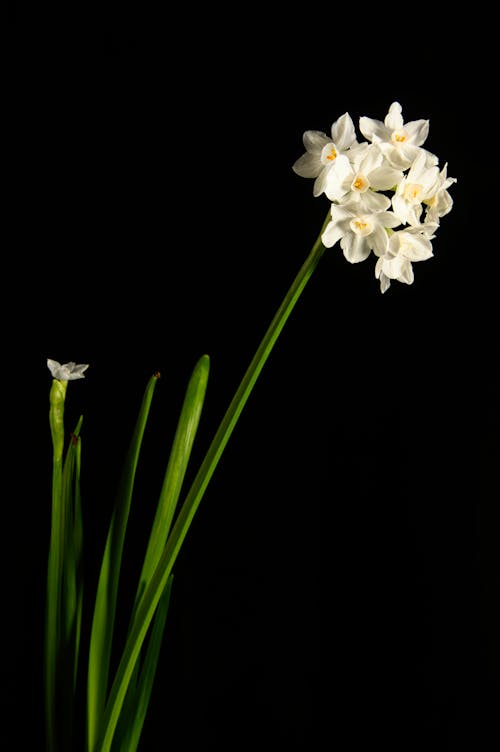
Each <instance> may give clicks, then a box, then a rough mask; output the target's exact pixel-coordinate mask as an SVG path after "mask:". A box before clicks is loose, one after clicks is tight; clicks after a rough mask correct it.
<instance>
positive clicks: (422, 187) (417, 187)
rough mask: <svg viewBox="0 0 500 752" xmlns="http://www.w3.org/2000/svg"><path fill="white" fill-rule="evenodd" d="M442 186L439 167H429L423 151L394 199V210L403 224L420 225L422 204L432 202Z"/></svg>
mask: <svg viewBox="0 0 500 752" xmlns="http://www.w3.org/2000/svg"><path fill="white" fill-rule="evenodd" d="M441 184H442V181H441V180H440V177H439V167H437V166H436V165H429V164H428V161H427V158H426V153H425V152H424V151H421V152H420V153H419V154H418V155H417V157H416V159H415V161H414V162H413V164H412V166H411V167H410V169H409V171H408V173H407V174H406V175H405V177H404V178H403V180H402V181H401V182H400V183H399V185H398V187H397V189H396V192H395V194H394V196H393V198H392V208H393V210H394V212H395V214H397V215H398V217H399V218H400V219H401V222H403V223H405V224H410V225H418V224H419V222H420V216H421V214H422V209H423V207H422V202H423V201H431V200H432V199H433V197H434V196H435V195H436V194H437V192H438V190H439V189H440V187H441Z"/></svg>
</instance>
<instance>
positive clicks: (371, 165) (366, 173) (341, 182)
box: [325, 144, 403, 211]
mask: <svg viewBox="0 0 500 752" xmlns="http://www.w3.org/2000/svg"><path fill="white" fill-rule="evenodd" d="M402 180H403V172H402V170H396V169H395V168H394V167H391V165H390V164H389V163H388V162H387V160H386V159H385V158H384V155H383V154H382V152H381V151H380V149H378V148H377V147H376V146H374V145H373V144H370V145H369V146H368V147H367V148H366V149H365V150H363V151H361V152H359V157H358V158H355V159H354V160H353V162H352V163H349V162H348V164H347V166H346V167H343V169H341V170H335V171H331V172H329V173H328V175H327V176H326V182H325V194H326V196H327V197H328V198H329V199H330V200H331V201H340V202H341V203H350V202H351V201H359V202H360V204H361V205H362V206H363V208H364V209H365V210H366V211H380V210H384V209H385V208H386V205H385V201H384V199H385V198H386V197H385V196H383V195H382V194H380V193H377V191H388V190H389V189H390V188H393V187H394V186H396V185H398V184H399V183H400V182H401V181H402Z"/></svg>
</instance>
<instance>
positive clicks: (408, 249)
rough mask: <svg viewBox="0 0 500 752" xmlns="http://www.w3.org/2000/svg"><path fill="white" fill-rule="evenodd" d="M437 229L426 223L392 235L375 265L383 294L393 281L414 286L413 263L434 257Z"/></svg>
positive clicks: (432, 224)
mask: <svg viewBox="0 0 500 752" xmlns="http://www.w3.org/2000/svg"><path fill="white" fill-rule="evenodd" d="M436 227H437V224H435V223H431V222H425V223H423V224H421V225H418V226H414V227H405V228H404V229H403V230H398V231H397V232H394V233H392V234H391V236H390V238H389V241H388V243H387V247H386V251H385V253H384V254H383V255H381V256H380V257H379V259H378V260H377V263H376V265H375V277H376V278H377V279H380V289H381V291H382V292H386V290H387V289H388V288H389V286H390V284H391V279H396V280H398V282H404V283H405V284H407V285H411V284H412V282H413V279H414V275H413V267H412V261H424V260H425V259H428V258H431V256H433V252H432V243H431V240H432V239H433V238H434V237H435V235H434V234H433V233H434V230H435V229H436Z"/></svg>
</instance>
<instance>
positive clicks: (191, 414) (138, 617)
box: [90, 355, 210, 752]
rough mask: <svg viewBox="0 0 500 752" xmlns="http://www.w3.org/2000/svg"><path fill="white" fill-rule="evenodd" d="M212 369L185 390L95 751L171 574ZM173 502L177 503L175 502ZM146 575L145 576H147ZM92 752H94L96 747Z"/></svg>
mask: <svg viewBox="0 0 500 752" xmlns="http://www.w3.org/2000/svg"><path fill="white" fill-rule="evenodd" d="M209 367H210V360H209V358H208V356H207V355H204V356H202V357H201V358H200V359H199V360H198V362H197V364H196V366H195V368H194V370H193V373H192V375H191V378H190V381H189V384H188V387H187V390H186V396H185V400H184V403H183V409H182V411H181V417H180V419H179V426H178V429H177V431H176V438H175V440H174V446H173V449H172V455H171V457H172V459H171V462H170V464H171V469H170V470H168V469H167V472H166V477H165V483H164V486H163V490H162V495H161V498H160V502H159V506H160V511H159V512H158V514H157V516H156V518H155V523H154V524H153V530H152V534H151V536H152V537H151V538H150V545H148V552H149V553H147V554H146V559H145V566H144V567H143V572H142V574H141V578H140V582H139V589H138V595H139V600H138V603H137V608H136V611H135V616H134V618H133V619H132V624H131V628H130V631H129V635H128V637H127V641H126V643H125V648H124V651H123V654H122V659H121V662H120V666H119V669H118V672H117V675H116V677H115V680H114V682H113V686H112V688H111V692H110V696H109V700H108V703H107V705H106V710H105V714H104V719H103V724H102V729H101V735H100V737H99V743H98V744H97V746H96V747H95V750H96V752H97V751H98V752H109V751H110V749H111V744H112V742H113V737H114V734H115V731H116V728H117V724H118V721H119V717H120V713H121V711H122V707H123V704H124V701H125V698H126V695H127V691H128V687H129V684H130V681H131V679H132V677H133V676H134V671H135V665H136V662H137V660H138V659H139V656H140V652H141V649H142V645H143V643H144V640H145V638H146V635H147V632H148V629H149V627H150V624H151V621H152V619H153V617H154V614H155V611H156V609H157V607H158V603H159V601H160V598H161V596H162V594H163V592H164V590H165V588H166V586H167V582H168V577H169V575H170V573H171V572H170V571H169V572H168V574H167V575H166V576H163V575H164V571H163V569H161V571H160V572H158V569H160V567H159V562H161V560H162V558H163V556H164V539H165V537H166V536H165V529H167V530H168V529H169V528H170V523H171V521H172V516H173V513H174V509H175V501H176V500H177V498H178V495H179V492H180V487H181V485H182V479H183V477H184V473H185V470H186V465H187V460H188V459H189V454H190V452H191V448H192V444H193V441H194V435H195V433H196V430H197V427H198V422H199V418H200V414H201V409H202V406H203V402H204V398H205V392H206V387H207V381H208V374H209ZM169 489H170V490H169ZM172 500H174V503H173V502H172ZM156 562H158V564H156ZM144 573H146V574H145V575H144ZM158 578H160V579H161V585H160V584H158ZM143 583H144V584H145V590H144V591H143V593H144V595H142V594H141V587H143V586H144V585H143ZM146 583H147V584H146ZM151 590H152V593H151ZM156 596H157V597H156ZM143 601H145V602H143ZM90 750H91V752H94V748H93V747H91V748H90Z"/></svg>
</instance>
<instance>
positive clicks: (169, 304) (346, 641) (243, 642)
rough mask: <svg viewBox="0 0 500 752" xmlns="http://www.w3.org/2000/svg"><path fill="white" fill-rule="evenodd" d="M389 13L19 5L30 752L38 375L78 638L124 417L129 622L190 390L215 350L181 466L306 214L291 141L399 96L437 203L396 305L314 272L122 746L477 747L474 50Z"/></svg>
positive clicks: (13, 294) (488, 520)
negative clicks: (70, 546)
mask: <svg viewBox="0 0 500 752" xmlns="http://www.w3.org/2000/svg"><path fill="white" fill-rule="evenodd" d="M103 7H105V8H106V9H105V10H103ZM384 13H386V14H387V15H384V14H383V13H382V12H380V13H378V14H377V13H375V12H373V11H372V12H371V14H370V15H367V11H363V10H362V9H360V10H359V11H357V10H356V9H355V8H352V9H349V10H348V11H346V12H344V11H342V10H341V9H339V8H338V7H337V8H329V7H326V6H325V7H322V8H320V7H318V6H315V7H311V8H297V9H296V10H293V11H292V10H291V9H290V8H280V7H279V6H276V8H275V9H271V8H267V9H260V8H257V7H255V6H253V7H252V9H246V10H244V9H237V8H236V7H235V8H234V9H229V10H228V9H227V7H226V6H219V5H210V6H206V7H202V8H201V9H200V8H195V9H187V8H186V9H184V8H177V7H176V8H175V9H174V7H173V6H171V7H170V9H169V10H165V11H164V12H157V13H155V14H153V13H151V12H150V11H149V10H147V9H144V8H143V9H141V10H137V9H136V8H135V7H134V5H133V4H129V5H125V6H123V5H120V7H119V8H117V9H113V8H111V7H109V6H101V7H100V8H99V9H98V10H96V11H95V12H92V11H89V10H86V11H84V10H81V12H80V11H64V13H57V12H55V11H54V12H52V14H50V15H47V12H46V11H42V10H40V9H38V10H32V9H31V8H29V7H28V6H23V5H22V4H19V5H18V6H17V7H16V9H15V10H12V11H11V12H10V16H9V22H8V25H7V36H8V45H7V48H6V49H7V51H8V54H7V87H6V93H5V108H4V122H6V123H7V126H8V128H7V131H8V135H7V137H6V138H5V139H4V147H5V156H6V157H7V159H6V162H7V166H8V171H7V180H6V181H5V185H6V189H7V190H6V194H7V195H6V202H5V204H4V221H5V226H6V228H7V233H6V236H5V242H4V276H3V279H4V295H3V307H4V315H3V321H4V327H3V330H4V369H3V370H4V379H5V387H4V400H5V406H6V408H7V409H6V412H5V415H6V420H5V426H6V428H5V430H6V439H7V440H6V444H7V447H8V451H7V453H6V455H5V458H6V459H5V469H4V477H5V485H4V488H5V489H6V500H5V507H6V510H7V512H8V514H7V517H6V527H5V530H4V538H5V540H6V543H7V545H6V547H5V550H6V551H7V563H6V569H5V571H6V580H7V584H8V586H9V587H8V589H7V595H6V613H8V614H9V618H8V619H7V623H8V634H9V637H8V647H7V648H6V652H7V653H8V658H9V659H10V660H8V662H7V669H6V671H7V674H6V676H5V679H4V681H5V684H6V685H7V687H9V688H10V691H9V696H10V700H11V704H10V705H8V706H7V708H8V710H7V714H6V721H5V723H4V724H3V727H4V732H3V733H4V734H7V735H10V732H13V736H14V740H15V741H14V743H13V744H14V746H12V747H9V748H12V749H16V750H17V749H25V748H26V749H27V748H28V747H27V746H26V745H27V741H26V740H27V736H28V734H29V733H33V731H34V732H35V734H37V738H38V739H39V741H38V742H37V744H36V746H35V747H33V746H30V747H29V748H30V749H42V748H43V711H42V709H41V708H42V707H43V703H42V684H41V644H42V629H43V598H44V586H45V567H46V556H47V545H48V533H49V522H50V436H49V431H48V393H49V388H50V375H49V372H48V370H47V369H46V359H47V357H50V358H53V359H56V360H59V361H60V362H66V361H69V360H76V361H77V362H84V363H89V364H90V367H89V369H88V371H87V374H86V379H85V380H84V381H80V382H75V383H72V384H70V387H69V390H68V403H67V420H68V428H70V427H71V425H72V423H73V422H74V421H75V420H76V418H77V417H78V415H79V414H80V413H83V415H84V426H83V480H82V483H83V497H84V517H85V546H86V560H85V566H86V577H87V586H86V593H85V595H86V617H85V618H86V619H87V620H88V618H89V612H90V608H91V605H92V597H93V588H94V587H95V578H96V576H97V567H98V562H99V557H100V555H101V553H102V547H103V543H104V536H105V532H106V526H107V524H108V521H109V517H110V514H111V509H112V502H113V493H114V488H115V485H116V482H117V478H118V475H119V471H120V468H121V463H122V460H123V455H124V452H125V449H126V446H127V442H128V439H129V437H130V434H131V430H132V426H133V423H134V421H135V417H136V414H137V410H138V407H139V403H140V399H141V397H142V393H143V390H144V388H145V385H146V382H147V380H148V378H149V376H150V375H151V374H152V373H153V372H154V371H157V370H159V371H160V372H161V374H162V378H161V380H160V382H159V384H158V387H157V390H156V395H155V399H154V403H153V411H152V417H151V421H150V426H149V427H148V434H147V438H146V454H145V456H144V459H143V464H142V465H141V467H140V479H139V491H140V493H139V494H138V498H137V499H136V501H135V506H134V508H133V511H132V518H131V524H130V536H129V539H128V540H127V549H126V552H125V553H126V556H127V564H126V575H127V579H126V583H129V584H130V592H129V591H128V589H127V585H125V587H124V592H123V598H122V602H121V603H122V607H123V609H124V611H123V614H124V615H123V618H122V619H121V621H120V624H121V625H123V624H124V623H125V622H124V620H125V606H126V604H127V596H128V597H130V595H131V593H132V591H133V588H134V587H135V579H134V578H135V576H136V567H137V566H138V565H139V563H140V556H141V551H142V547H143V546H144V543H145V539H146V535H147V529H148V528H147V526H148V524H149V522H150V521H151V520H152V517H153V513H154V505H155V502H156V498H157V494H158V492H159V488H160V485H161V481H162V477H163V472H164V469H165V466H166V461H167V458H168V451H169V446H170V442H171V440H172V437H173V431H174V429H175V421H176V417H177V414H178V411H179V409H180V405H181V402H182V398H183V395H184V388H185V385H186V383H187V379H188V377H189V374H190V372H191V369H192V367H193V366H194V364H195V362H196V360H197V359H198V358H199V357H200V355H202V354H203V353H207V354H209V355H210V358H211V374H210V381H209V388H208V392H207V398H206V403H205V409H204V414H203V417H202V422H201V426H200V432H199V436H198V438H197V442H196V445H195V449H194V457H193V466H192V471H191V472H194V469H195V468H196V466H197V464H198V463H199V462H200V461H201V459H202V457H203V454H204V451H205V450H206V448H207V447H208V443H209V440H210V438H211V436H212V434H213V432H214V431H215V429H216V427H217V425H218V422H219V420H220V419H221V417H222V415H223V412H224V410H225V407H226V406H227V404H228V402H229V400H230V398H231V396H232V394H233V393H234V391H235V389H236V387H237V385H238V383H239V379H240V378H241V376H242V374H243V372H244V370H245V368H246V366H247V364H248V363H249V361H250V358H251V356H252V355H253V353H254V351H255V349H256V347H257V345H258V343H259V341H260V338H261V337H262V335H263V333H264V331H265V329H266V327H267V325H268V323H269V322H270V320H271V317H272V315H273V314H274V312H275V310H276V308H277V306H278V304H279V303H280V301H281V299H282V297H283V296H284V294H285V292H286V290H287V289H288V286H289V285H290V283H291V281H292V279H293V278H294V276H295V274H296V273H297V271H298V269H299V267H300V265H301V264H302V262H303V260H304V258H305V256H306V254H307V253H308V251H309V249H310V248H311V246H312V243H313V242H314V240H315V239H316V236H317V234H318V232H319V230H320V227H321V224H322V222H323V220H324V218H325V216H326V212H327V210H328V201H327V200H326V199H325V197H324V196H322V197H320V198H313V195H312V181H308V180H305V179H302V178H300V177H298V176H297V175H295V174H294V173H293V171H292V164H293V162H294V161H295V160H296V159H297V158H298V157H299V156H300V155H301V154H302V152H303V147H302V134H303V132H304V131H305V130H308V129H316V130H323V131H325V132H328V131H329V129H330V127H331V124H332V122H333V121H334V120H336V119H337V118H338V117H339V116H340V115H342V114H343V113H344V112H346V111H348V112H349V113H350V114H351V116H352V118H353V120H354V123H355V124H356V126H357V121H358V119H359V117H360V116H362V115H368V116H370V117H374V118H378V119H383V118H384V117H385V114H386V113H387V110H388V108H389V106H390V104H391V103H392V102H393V101H399V102H400V103H401V104H402V106H403V115H404V118H405V120H406V121H409V120H414V119H418V118H428V119H429V120H430V135H429V138H428V140H427V142H426V146H427V147H428V148H429V149H430V150H431V151H432V152H434V153H435V154H437V155H438V157H439V159H440V164H441V165H442V164H444V163H445V162H448V171H449V174H450V175H451V176H453V177H456V178H458V182H457V184H456V185H454V186H453V187H452V188H451V193H452V196H453V198H454V201H455V206H454V209H453V211H452V212H451V214H449V215H448V216H446V217H444V218H443V220H442V226H441V227H440V228H439V230H438V232H437V236H436V239H435V241H434V253H435V256H434V258H433V259H432V260H430V261H428V262H426V263H423V264H415V265H414V270H415V282H414V284H413V285H412V286H410V287H408V286H406V285H402V284H399V283H394V284H393V285H392V287H391V289H390V290H389V291H388V292H387V293H386V294H385V295H383V296H382V295H381V294H380V292H379V287H378V282H377V281H376V280H375V278H374V272H373V269H374V263H373V258H371V259H369V260H368V261H366V262H365V263H364V264H361V265H350V264H348V263H347V262H346V261H345V259H344V258H343V256H342V254H341V251H340V249H339V247H338V246H336V247H334V248H332V249H330V250H329V251H328V252H327V253H326V254H325V256H324V257H323V259H322V261H321V264H320V267H319V268H318V269H317V271H316V272H315V274H314V276H313V278H312V279H311V281H310V283H309V284H308V286H307V288H306V290H305V292H304V294H303V295H302V297H301V299H300V301H299V303H298V305H297V307H296V309H295V311H294V312H293V314H292V317H291V319H290V321H289V322H288V324H287V326H286V328H285V330H284V332H283V334H282V337H281V338H280V340H279V343H278V345H277V347H276V349H275V351H273V353H272V355H271V357H270V359H269V362H268V364H267V365H266V367H265V370H264V372H263V374H262V376H261V378H260V379H259V381H258V383H257V386H256V388H255V390H254V393H253V394H252V396H251V399H250V401H249V404H248V406H247V408H246V410H245V412H244V413H243V415H242V417H241V420H240V422H239V424H238V426H237V428H236V430H235V433H234V435H233V437H232V439H231V442H230V444H229V446H228V448H227V451H226V452H225V454H224V456H223V459H222V461H221V463H220V465H219V467H218V469H217V472H216V474H215V476H214V478H213V480H212V483H211V485H210V486H209V488H208V490H207V493H206V495H205V498H204V499H203V502H202V505H201V507H200V509H199V511H198V513H197V515H196V517H195V520H194V522H193V525H192V527H191V529H190V532H189V534H188V537H187V539H186V542H185V545H184V547H183V549H182V551H181V554H180V556H179V558H178V561H177V564H176V567H175V582H174V587H173V593H172V602H171V611H170V615H169V621H168V625H167V631H166V640H165V644H164V647H163V650H162V655H161V662H160V666H159V673H158V677H157V682H156V685H155V691H154V695H153V700H152V704H151V708H150V713H149V715H148V718H147V722H146V727H145V730H144V737H143V742H142V747H141V748H142V749H143V750H144V751H145V752H146V751H147V750H153V749H154V750H157V749H179V748H180V746H181V744H182V746H183V747H186V746H189V745H193V746H194V745H197V746H198V747H199V748H201V749H212V748H213V749H215V748H217V749H221V748H222V749H231V750H233V749H247V748H248V749H250V748H252V749H255V748H256V746H258V745H261V744H262V745H264V744H266V745H270V746H275V747H278V748H282V749H307V750H314V749H318V748H328V749H346V748H347V749H352V750H357V749H365V748H366V746H367V745H371V744H373V743H378V744H380V745H382V746H384V748H385V749H391V750H392V749H393V750H396V749H397V750H416V749H422V748H425V749H427V750H431V749H432V750H434V749H436V750H438V749H439V750H441V751H442V750H445V749H446V750H448V749H449V750H452V749H453V750H457V749H463V750H466V749H467V750H470V749H478V750H481V752H483V751H484V752H486V750H489V749H496V748H497V745H498V733H497V725H496V721H497V707H498V701H499V699H500V698H499V690H500V685H499V682H500V666H499V653H498V647H499V643H498V630H499V627H500V614H499V609H498V603H499V598H500V593H499V587H498V577H499V557H498V545H497V541H498V540H499V538H500V518H499V515H498V480H497V472H496V468H497V465H498V456H499V455H498V450H499V431H500V426H499V420H498V393H499V388H500V382H499V369H498V365H497V355H498V338H497V305H496V270H497V269H498V261H497V254H498V252H497V250H496V245H497V237H496V236H497V233H496V224H497V209H496V206H495V201H496V195H495V181H496V178H495V171H496V167H495V157H494V151H495V149H494V139H495V138H496V133H495V131H494V127H493V125H492V117H493V116H492V114H491V112H490V109H489V105H488V90H489V83H488V81H490V80H491V79H490V78H488V76H489V74H488V71H489V70H491V49H492V48H491V45H490V40H489V38H488V33H487V32H486V35H485V32H484V31H481V29H482V28H484V27H483V26H481V24H480V23H479V22H478V21H475V20H474V18H473V19H469V20H470V23H467V24H465V22H461V25H460V26H458V27H457V26H456V21H455V26H453V29H452V27H450V26H448V24H447V22H446V21H444V20H443V21H442V22H440V23H439V24H437V23H436V21H434V22H432V23H431V22H430V21H429V22H428V21H426V20H425V18H424V16H425V12H424V11H423V10H422V11H421V14H422V18H419V19H417V18H416V17H415V16H411V15H409V16H408V18H402V17H401V16H400V15H399V16H398V15H397V14H395V10H394V9H393V10H392V11H389V10H386V11H385V12H384ZM390 13H391V14H393V15H390ZM486 26H487V24H486ZM473 50H474V52H473ZM360 138H361V134H360ZM189 477H192V476H189ZM188 480H189V478H188ZM10 603H12V604H13V606H14V607H13V608H11V607H10V606H9V605H8V604H10ZM83 666H85V662H84V663H83ZM26 718H28V721H26ZM345 738H347V739H349V742H348V744H347V747H346V745H345ZM172 740H173V741H172ZM341 740H344V741H343V742H342V741H341Z"/></svg>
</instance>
